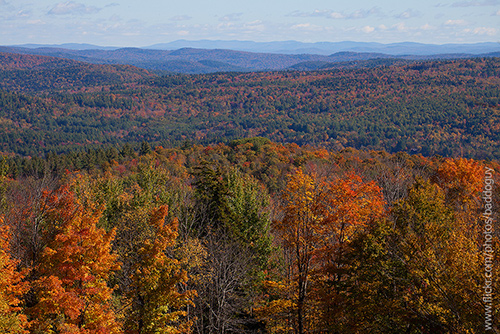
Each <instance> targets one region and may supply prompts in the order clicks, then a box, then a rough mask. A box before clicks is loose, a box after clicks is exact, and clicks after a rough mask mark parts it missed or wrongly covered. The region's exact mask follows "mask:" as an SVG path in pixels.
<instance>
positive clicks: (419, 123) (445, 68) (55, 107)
mask: <svg viewBox="0 0 500 334" xmlns="http://www.w3.org/2000/svg"><path fill="white" fill-rule="evenodd" d="M16 57H17V58H16ZM13 58H14V59H13ZM2 59H3V65H2V67H1V68H2V69H1V70H0V79H1V80H0V129H1V130H0V136H1V138H0V145H1V146H0V151H3V152H4V153H7V154H9V153H16V154H19V155H22V156H40V155H42V156H43V155H44V154H47V153H49V152H54V153H64V152H69V151H72V150H77V149H82V148H87V147H92V148H97V147H104V148H107V147H111V146H113V145H121V144H124V143H130V144H131V145H136V144H134V143H138V142H139V143H140V142H142V141H146V142H148V143H150V144H152V145H154V146H156V145H161V146H163V147H176V146H179V145H181V144H182V143H184V142H191V143H199V144H203V145H207V144H211V143H217V142H226V143H227V142H228V141H230V140H233V139H237V138H244V137H253V136H263V137H266V138H269V139H271V140H273V141H275V142H282V143H287V142H294V143H297V144H299V145H302V144H321V145H323V146H325V147H327V148H329V149H332V150H341V149H343V148H346V147H354V148H357V149H374V150H385V151H388V152H391V153H393V152H399V151H406V152H408V153H412V154H415V153H421V154H423V155H424V156H432V155H435V154H439V155H442V156H455V157H458V156H462V157H468V158H477V159H485V158H488V159H495V158H498V157H499V156H500V146H499V145H498V143H499V141H500V137H499V136H500V131H499V128H498V127H499V125H500V120H499V109H498V107H499V105H500V91H499V87H500V85H499V83H500V82H499V81H500V62H499V60H498V58H479V59H466V60H443V61H421V62H415V61H412V62H405V63H392V62H390V61H384V60H377V61H375V62H372V63H371V64H370V66H369V67H367V68H349V66H348V65H345V66H344V67H343V68H337V69H330V70H323V71H312V72H311V71H309V72H307V71H283V72H256V73H216V74H204V75H168V76H157V75H153V74H151V73H148V72H147V71H145V70H140V69H138V68H134V67H131V66H124V65H92V64H85V63H80V62H75V61H70V60H60V59H57V58H50V57H41V56H29V55H17V56H15V57H14V56H12V55H9V54H3V58H2ZM41 59H42V60H41ZM52 62H56V63H57V64H58V66H55V65H52ZM61 62H62V64H59V63H61ZM30 64H31V65H30Z"/></svg>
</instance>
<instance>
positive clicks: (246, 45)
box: [145, 40, 500, 55]
mask: <svg viewBox="0 0 500 334" xmlns="http://www.w3.org/2000/svg"><path fill="white" fill-rule="evenodd" d="M145 48H146V49H156V50H176V49H181V48H198V49H225V50H235V51H248V52H264V53H283V54H303V53H307V54H320V55H330V54H333V53H337V52H345V51H350V52H376V53H384V54H388V55H437V54H446V53H466V54H482V53H489V52H497V51H500V44H499V43H474V44H442V45H437V44H422V43H412V42H403V43H391V44H382V43H374V42H369V43H368V42H349V41H346V42H317V43H303V42H297V41H283V42H252V41H221V40H199V41H188V40H177V41H174V42H170V43H163V44H155V45H151V46H148V47H145Z"/></svg>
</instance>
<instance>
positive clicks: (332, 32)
mask: <svg viewBox="0 0 500 334" xmlns="http://www.w3.org/2000/svg"><path fill="white" fill-rule="evenodd" d="M499 23H500V0H451V1H446V0H419V1H401V0H379V1H377V2H374V1H365V0H347V1H346V0H343V1H325V0H300V1H297V0H246V1H241V0H213V1H192V0H177V1H168V0H138V1H132V0H110V1H109V2H106V0H104V1H103V0H89V1H78V0H75V1H57V0H55V1H53V0H0V45H13V44H24V43H40V44H59V43H90V44H96V45H103V46H104V45H110V46H137V47H142V46H148V45H152V44H155V43H164V42H170V41H175V40H178V39H188V40H199V39H212V40H253V41H261V42H268V41H284V40H297V41H302V42H320V41H329V42H338V41H346V40H349V41H360V42H367V41H373V42H380V43H393V42H403V41H411V42H421V43H432V44H446V43H475V42H500V25H499Z"/></svg>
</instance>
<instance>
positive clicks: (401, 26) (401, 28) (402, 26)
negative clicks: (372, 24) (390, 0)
mask: <svg viewBox="0 0 500 334" xmlns="http://www.w3.org/2000/svg"><path fill="white" fill-rule="evenodd" d="M393 28H395V29H396V30H397V31H407V30H408V29H407V28H406V25H405V24H404V23H403V22H399V23H396V24H395V25H393Z"/></svg>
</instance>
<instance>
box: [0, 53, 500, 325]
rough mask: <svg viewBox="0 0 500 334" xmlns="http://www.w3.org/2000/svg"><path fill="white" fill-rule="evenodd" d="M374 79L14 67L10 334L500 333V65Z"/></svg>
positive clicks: (5, 321)
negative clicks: (498, 222) (499, 210)
mask: <svg viewBox="0 0 500 334" xmlns="http://www.w3.org/2000/svg"><path fill="white" fill-rule="evenodd" d="M306 65H307V64H306ZM306 65H304V64H302V66H305V67H307V66H306ZM358 65H359V64H356V63H345V64H341V65H338V66H337V67H336V68H334V69H332V68H329V69H324V70H318V71H303V70H296V71H279V72H253V73H236V72H231V73H215V74H202V75H178V74H177V75H164V76H161V75H158V74H154V73H150V72H148V71H146V70H144V69H140V68H137V67H133V66H128V65H95V64H88V63H83V62H78V61H73V60H67V59H66V60H63V59H58V58H52V57H43V56H34V55H16V54H8V53H0V332H2V333H16V334H17V333H26V334H45V333H68V334H69V333H81V334H111V333H126V334H146V333H148V334H149V333H199V334H202V333H222V334H223V333H276V334H277V333H284V334H285V333H286V334H288V333H295V334H303V333H347V334H350V333H389V334H390V333H394V334H399V333H409V334H419V333H424V334H435V333H450V334H452V333H453V334H455V333H459V334H462V333H464V334H465V333H468V334H470V333H483V332H484V331H485V329H486V330H490V327H491V331H492V332H495V333H497V332H498V330H499V329H498V326H497V324H496V323H495V322H494V321H493V319H498V317H499V315H500V308H499V307H498V305H499V300H500V296H499V295H498V293H496V292H497V291H498V290H499V288H500V284H499V283H500V282H499V277H500V276H499V275H498V268H499V265H500V255H499V252H498V251H497V250H498V249H500V242H499V238H498V235H499V233H500V229H498V228H497V225H498V224H497V217H498V208H499V207H500V192H499V182H500V180H499V178H498V171H500V163H499V157H500V145H499V143H500V131H499V130H500V128H499V127H500V119H499V118H500V112H499V106H500V89H499V87H500V59H499V58H476V59H461V60H435V61H408V60H405V61H393V60H384V59H379V60H374V61H370V62H367V63H364V64H363V65H362V66H358ZM311 66H312V67H314V66H318V64H311ZM492 292H493V293H492Z"/></svg>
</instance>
